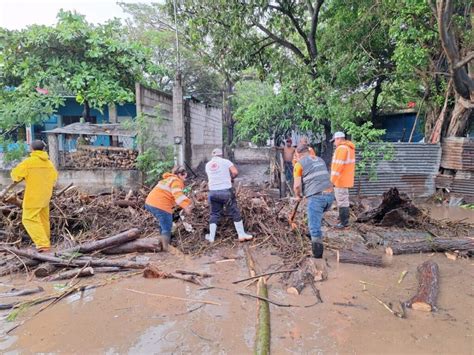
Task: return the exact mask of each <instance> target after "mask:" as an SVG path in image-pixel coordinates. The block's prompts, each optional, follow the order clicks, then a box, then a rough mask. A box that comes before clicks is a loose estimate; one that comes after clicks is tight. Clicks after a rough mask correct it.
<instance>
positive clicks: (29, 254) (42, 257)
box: [3, 247, 148, 269]
mask: <svg viewBox="0 0 474 355" xmlns="http://www.w3.org/2000/svg"><path fill="white" fill-rule="evenodd" d="M3 249H4V250H9V251H11V252H13V253H15V254H17V255H20V256H23V257H25V258H29V259H33V260H37V261H43V262H48V263H52V264H53V265H60V266H68V267H80V266H105V267H109V266H115V267H121V268H128V269H144V268H145V267H146V266H147V265H148V263H139V262H134V261H129V260H98V259H93V258H88V259H84V258H78V259H70V260H67V259H61V258H59V257H56V256H52V255H50V254H49V255H48V254H46V253H43V254H40V253H38V252H35V251H27V250H22V249H15V248H8V247H3Z"/></svg>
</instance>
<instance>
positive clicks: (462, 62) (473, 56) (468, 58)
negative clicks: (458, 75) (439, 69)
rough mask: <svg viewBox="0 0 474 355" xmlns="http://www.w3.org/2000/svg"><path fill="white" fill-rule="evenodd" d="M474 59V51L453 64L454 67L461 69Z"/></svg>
mask: <svg viewBox="0 0 474 355" xmlns="http://www.w3.org/2000/svg"><path fill="white" fill-rule="evenodd" d="M473 59H474V52H469V53H468V54H467V55H466V56H465V57H464V59H461V60H460V61H459V62H457V63H456V64H454V65H453V69H454V70H456V69H459V68H461V67H463V66H465V65H466V64H467V63H469V62H470V61H471V60H473Z"/></svg>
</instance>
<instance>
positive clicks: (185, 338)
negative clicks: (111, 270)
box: [0, 248, 474, 354]
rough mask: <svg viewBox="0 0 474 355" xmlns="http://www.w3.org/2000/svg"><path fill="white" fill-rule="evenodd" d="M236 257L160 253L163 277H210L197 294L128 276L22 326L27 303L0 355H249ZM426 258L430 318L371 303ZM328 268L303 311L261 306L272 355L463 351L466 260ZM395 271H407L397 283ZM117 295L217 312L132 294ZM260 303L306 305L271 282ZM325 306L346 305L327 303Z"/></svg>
mask: <svg viewBox="0 0 474 355" xmlns="http://www.w3.org/2000/svg"><path fill="white" fill-rule="evenodd" d="M224 254H225V255H226V256H227V257H229V256H231V257H235V258H236V259H235V261H227V262H223V263H218V264H215V263H214V264H207V262H209V261H212V260H219V259H222V258H223V255H224ZM328 254H329V253H328ZM243 256H244V254H243V251H242V249H241V248H239V249H234V250H224V251H222V252H221V254H220V255H213V256H208V257H202V258H199V259H195V260H192V259H188V258H184V257H173V256H168V257H166V258H164V259H163V260H161V261H160V262H161V264H162V265H163V268H164V269H166V270H174V269H177V268H180V269H187V270H194V271H196V270H199V271H204V272H208V273H211V274H213V275H215V276H214V277H212V278H210V279H206V281H205V282H207V283H208V284H210V285H212V286H216V287H220V288H215V289H210V290H199V286H196V285H192V284H189V283H183V282H182V281H180V280H173V279H167V280H157V279H144V278H142V277H141V276H139V275H136V276H133V277H130V278H125V279H117V280H115V281H114V280H110V284H109V285H107V286H104V287H101V288H97V289H94V290H90V291H86V292H84V293H83V294H76V295H73V296H71V297H68V298H67V299H65V300H63V301H61V302H59V303H58V304H56V305H54V306H53V307H50V308H47V309H46V310H45V311H43V312H41V313H39V314H38V315H36V316H34V317H33V318H31V319H30V317H31V316H32V315H33V313H34V312H36V311H37V310H38V309H39V308H40V307H41V306H35V307H33V308H32V309H29V310H27V311H26V312H25V313H23V314H22V315H21V316H20V318H19V319H17V322H18V321H20V322H21V321H25V322H24V323H23V324H22V325H21V326H20V327H19V328H17V329H16V330H14V331H13V332H12V333H10V335H3V336H2V337H1V338H0V351H1V352H6V353H10V354H16V353H21V354H28V353H37V352H47V353H59V352H62V353H91V354H96V353H106V354H114V353H130V354H144V353H147V354H152V353H156V354H158V353H160V354H162V353H165V354H175V353H178V354H181V353H197V354H201V353H209V354H227V353H228V354H242V353H251V352H253V341H254V334H255V321H256V301H255V300H254V299H251V298H247V297H242V296H239V295H237V294H236V291H244V292H250V293H255V286H254V285H251V286H249V287H247V288H245V285H246V283H242V284H237V285H233V284H232V283H231V281H233V280H236V279H240V278H245V277H247V276H248V270H247V267H246V264H245V258H244V257H243ZM255 258H256V260H257V263H258V266H259V267H260V270H262V271H267V270H273V269H276V268H277V267H278V266H280V264H281V262H280V260H279V259H278V257H276V256H274V255H271V253H270V252H268V251H263V250H258V251H257V252H255ZM428 258H431V259H433V260H435V261H436V262H438V264H439V266H440V274H441V292H440V295H439V301H438V307H439V310H438V311H437V312H435V313H423V312H419V311H418V312H417V311H413V310H407V319H399V318H397V317H395V316H393V315H392V314H391V313H390V312H388V311H387V310H386V309H385V308H384V307H383V306H382V305H380V304H379V303H378V302H377V301H376V300H375V298H374V297H373V296H371V295H374V296H376V297H378V298H380V299H382V300H383V301H384V302H386V303H392V304H393V305H397V304H398V302H399V301H405V300H407V299H408V298H410V296H411V295H413V293H414V292H415V290H416V288H417V283H416V267H417V265H419V264H420V263H422V262H423V261H425V260H427V259H428ZM328 261H329V265H330V268H329V280H328V281H325V282H323V283H318V284H317V287H318V288H319V289H320V291H321V296H322V298H323V301H324V303H322V304H317V305H315V306H312V307H309V308H304V307H292V308H282V307H277V306H273V305H272V306H271V307H270V309H271V326H272V353H274V354H293V353H297V354H302V353H311V354H360V353H363V354H380V353H384V354H400V353H418V354H426V353H433V354H437V353H439V354H447V353H456V354H472V349H473V348H474V346H473V345H474V342H473V333H474V332H473V310H474V293H473V289H472V280H473V279H474V278H473V276H474V271H473V263H472V261H471V260H456V261H452V260H448V259H447V258H446V257H445V256H444V255H442V254H433V255H430V254H425V255H411V256H397V257H394V258H393V259H387V260H386V261H387V262H388V263H389V264H390V265H389V266H388V267H387V268H384V269H376V268H370V267H366V266H359V265H349V264H337V263H336V261H335V258H334V256H333V255H330V256H329V258H328ZM404 270H407V271H408V274H407V275H406V277H405V279H404V280H403V282H402V283H401V284H398V279H399V277H400V274H401V273H402V271H404ZM118 277H120V276H118ZM361 281H363V282H365V284H363V283H361ZM2 282H3V284H0V286H2V285H3V287H0V289H1V290H6V289H7V288H8V284H15V285H17V286H18V287H20V286H22V287H24V286H25V285H29V286H31V284H32V283H33V284H37V283H36V282H29V283H26V282H25V280H24V279H23V280H16V279H13V280H9V279H8V278H6V279H3V280H2ZM83 282H84V283H90V282H91V281H90V279H89V280H88V281H86V280H85V281H83ZM41 284H42V285H43V287H45V288H47V290H48V291H51V290H52V284H46V285H44V283H41ZM5 285H7V286H5ZM364 288H365V290H364ZM127 289H134V290H138V291H143V292H149V293H160V294H166V295H173V296H178V297H185V298H192V299H201V300H207V301H213V302H217V303H219V304H220V305H219V306H217V305H203V304H200V303H195V302H185V301H178V300H171V299H166V298H160V297H155V296H150V295H142V294H135V293H132V292H131V291H129V290H127ZM369 293H370V294H369ZM269 297H270V298H271V299H274V300H276V301H280V302H284V303H291V304H294V305H301V306H305V305H310V304H313V303H314V302H315V296H314V295H313V293H312V290H311V289H310V288H309V289H305V290H304V292H303V294H302V295H301V296H293V295H288V294H286V292H285V287H284V286H283V285H282V284H281V282H280V280H279V276H274V277H272V278H270V280H269ZM334 302H336V303H350V304H352V305H353V306H341V305H334V304H333V303H334ZM1 324H2V326H1V328H2V329H1V330H2V333H4V331H5V330H7V329H9V328H11V327H12V326H13V325H15V324H17V323H16V322H13V323H12V322H7V321H5V320H2V323H1Z"/></svg>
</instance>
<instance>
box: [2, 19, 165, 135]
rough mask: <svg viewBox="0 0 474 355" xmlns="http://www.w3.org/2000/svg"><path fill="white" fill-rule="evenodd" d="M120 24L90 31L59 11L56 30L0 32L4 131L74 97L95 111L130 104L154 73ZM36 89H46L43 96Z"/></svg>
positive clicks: (143, 52)
mask: <svg viewBox="0 0 474 355" xmlns="http://www.w3.org/2000/svg"><path fill="white" fill-rule="evenodd" d="M122 33H124V31H123V27H122V26H121V24H120V22H119V21H118V20H114V21H109V22H107V23H105V24H102V25H92V24H90V23H88V22H87V21H86V20H85V17H84V16H82V15H79V14H77V13H75V12H65V11H60V12H59V13H58V22H57V24H56V25H54V26H51V27H49V26H38V25H33V26H30V27H28V28H26V29H24V30H20V31H9V30H6V29H1V30H0V36H1V41H0V43H1V53H2V55H1V57H0V87H2V88H5V87H8V88H10V90H3V91H2V92H1V93H0V102H1V103H2V105H1V107H0V122H2V127H1V128H3V129H5V128H7V127H11V126H14V125H16V124H23V123H34V122H37V121H38V120H41V119H44V118H45V117H46V116H47V115H50V114H51V113H52V112H53V111H54V110H55V109H57V107H58V106H59V105H61V104H62V103H63V101H62V99H61V96H63V95H74V96H75V97H76V100H77V101H78V102H79V103H80V104H83V106H84V112H83V117H84V119H87V118H88V117H89V110H90V108H91V107H93V108H96V109H99V110H101V109H102V108H103V107H104V106H105V105H107V104H111V103H125V102H131V101H133V99H134V84H135V82H136V81H139V80H144V75H145V73H147V72H149V73H153V72H154V71H155V70H156V68H155V67H154V66H153V65H151V63H150V62H149V61H148V59H147V58H148V53H147V51H146V50H145V48H144V47H143V46H141V45H140V44H138V43H134V42H130V41H128V40H127V39H126V38H125V37H124V36H123V34H122ZM37 88H41V89H46V90H48V93H47V94H46V95H43V94H41V93H38V92H37V91H36V89H37Z"/></svg>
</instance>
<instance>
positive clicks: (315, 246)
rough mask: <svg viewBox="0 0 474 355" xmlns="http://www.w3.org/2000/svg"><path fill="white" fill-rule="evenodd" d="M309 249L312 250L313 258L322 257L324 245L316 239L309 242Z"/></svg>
mask: <svg viewBox="0 0 474 355" xmlns="http://www.w3.org/2000/svg"><path fill="white" fill-rule="evenodd" d="M311 249H312V251H313V258H315V259H322V258H323V251H324V245H323V243H321V242H319V241H317V242H315V241H312V242H311Z"/></svg>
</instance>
